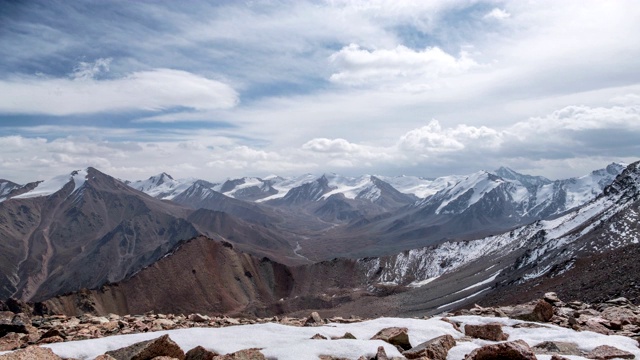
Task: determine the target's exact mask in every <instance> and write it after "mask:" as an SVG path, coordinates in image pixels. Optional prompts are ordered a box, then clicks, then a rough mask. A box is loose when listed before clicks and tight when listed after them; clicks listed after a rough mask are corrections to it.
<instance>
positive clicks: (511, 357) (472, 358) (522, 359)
mask: <svg viewBox="0 0 640 360" xmlns="http://www.w3.org/2000/svg"><path fill="white" fill-rule="evenodd" d="M464 358H465V360H501V359H504V360H536V355H535V354H534V353H533V351H531V348H530V347H529V345H527V343H526V342H524V341H522V340H516V341H510V342H504V343H500V344H493V345H485V346H483V347H481V348H478V349H475V350H473V351H472V352H471V353H469V354H467V355H466V356H465V357H464Z"/></svg>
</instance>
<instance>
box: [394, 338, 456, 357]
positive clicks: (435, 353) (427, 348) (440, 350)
mask: <svg viewBox="0 0 640 360" xmlns="http://www.w3.org/2000/svg"><path fill="white" fill-rule="evenodd" d="M454 346H456V340H455V339H454V338H453V336H451V335H443V336H439V337H437V338H435V339H431V340H429V341H426V342H423V343H422V344H420V345H418V346H416V347H414V348H411V349H409V350H407V351H404V352H403V353H402V355H404V357H406V358H407V359H421V358H428V359H431V360H446V358H447V354H448V353H449V350H451V348H452V347H454Z"/></svg>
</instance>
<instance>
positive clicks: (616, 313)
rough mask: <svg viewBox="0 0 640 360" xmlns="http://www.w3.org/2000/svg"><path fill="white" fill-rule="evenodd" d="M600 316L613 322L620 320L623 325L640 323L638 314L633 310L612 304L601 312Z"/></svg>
mask: <svg viewBox="0 0 640 360" xmlns="http://www.w3.org/2000/svg"><path fill="white" fill-rule="evenodd" d="M600 316H601V317H602V318H604V319H607V320H609V321H612V322H619V323H620V324H621V325H628V324H635V325H639V324H640V321H639V319H638V316H637V315H636V314H635V313H634V312H633V311H632V310H631V309H627V308H623V307H618V306H611V307H608V308H606V309H604V310H602V313H600Z"/></svg>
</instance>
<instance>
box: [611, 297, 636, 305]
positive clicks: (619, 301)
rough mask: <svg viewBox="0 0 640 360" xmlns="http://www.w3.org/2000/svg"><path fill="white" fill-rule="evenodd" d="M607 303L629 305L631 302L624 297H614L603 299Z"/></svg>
mask: <svg viewBox="0 0 640 360" xmlns="http://www.w3.org/2000/svg"><path fill="white" fill-rule="evenodd" d="M605 302H606V303H607V304H613V305H629V304H631V302H630V301H629V299H627V298H625V297H619V298H615V299H611V300H607V301H605Z"/></svg>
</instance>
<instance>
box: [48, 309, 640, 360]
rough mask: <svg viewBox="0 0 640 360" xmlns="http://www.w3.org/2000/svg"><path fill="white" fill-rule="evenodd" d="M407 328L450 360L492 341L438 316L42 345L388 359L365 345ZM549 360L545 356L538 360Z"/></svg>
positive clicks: (580, 339)
mask: <svg viewBox="0 0 640 360" xmlns="http://www.w3.org/2000/svg"><path fill="white" fill-rule="evenodd" d="M450 319H451V320H453V321H456V322H461V323H462V325H463V326H462V328H464V325H465V324H475V325H477V324H486V323H490V322H499V323H501V324H503V331H504V332H505V333H507V334H508V335H509V340H518V339H521V340H524V341H525V342H527V343H528V344H529V345H530V346H535V345H537V344H539V343H541V342H543V341H549V340H554V341H568V342H574V343H576V344H577V346H578V348H579V349H580V350H583V351H590V350H593V349H594V348H595V347H597V346H599V345H610V346H615V347H617V348H619V349H621V350H625V351H629V352H631V353H633V354H634V355H636V356H640V349H638V347H637V346H636V341H635V340H633V339H630V338H627V337H623V336H607V335H601V334H597V333H593V332H589V331H583V332H576V331H573V330H571V329H566V328H561V327H558V326H554V325H548V324H544V325H542V327H540V328H527V327H519V328H515V327H513V326H514V325H516V324H520V323H523V321H519V320H512V319H506V318H493V317H491V318H489V317H479V316H459V317H451V318H450ZM394 326H397V327H406V328H407V329H408V333H409V340H410V342H411V344H412V345H413V346H416V345H418V344H420V343H423V342H425V341H428V340H430V339H433V338H436V337H438V336H441V335H446V334H448V335H451V336H453V337H454V338H455V339H456V340H457V345H456V346H455V347H454V348H452V349H451V350H450V351H449V356H448V357H447V359H449V360H459V359H463V358H464V355H465V354H467V353H468V352H469V351H471V350H473V349H475V348H478V347H480V346H482V345H486V344H490V343H492V342H490V341H485V340H479V339H467V340H462V339H461V338H462V337H463V334H462V333H461V332H458V331H456V330H454V329H453V327H452V326H451V325H450V324H449V323H447V322H444V321H441V320H440V318H439V317H435V318H431V319H427V320H419V319H408V318H407V319H403V318H379V319H375V320H369V321H365V322H361V323H353V324H335V323H331V324H328V325H324V326H320V327H292V326H286V325H280V324H256V325H241V326H231V327H224V328H191V329H181V330H170V331H159V332H153V333H141V334H134V335H119V336H111V337H106V338H100V339H92V340H83V341H73V342H66V343H57V344H50V345H45V346H46V347H49V348H51V349H52V350H53V351H54V352H55V353H56V354H57V355H59V356H61V357H66V358H77V359H83V360H84V359H93V358H95V357H96V356H98V355H100V354H103V353H105V352H106V351H109V350H115V349H118V348H121V347H124V346H128V345H131V344H133V343H136V342H139V341H144V340H149V339H154V338H157V337H159V336H161V335H164V334H168V335H169V336H170V337H171V339H173V340H174V341H175V342H176V343H177V344H178V345H179V346H180V347H181V348H182V349H183V350H184V351H188V350H190V349H192V348H194V347H196V346H199V345H200V346H203V347H204V348H206V349H209V350H213V351H216V352H218V353H222V354H226V353H231V352H235V351H238V350H242V349H248V348H260V349H262V350H260V351H261V352H262V353H263V354H264V355H265V356H266V357H267V358H274V359H280V360H304V359H318V357H319V356H320V355H331V356H334V357H346V358H350V359H356V358H358V357H360V356H361V355H365V356H367V357H373V356H374V355H375V353H376V350H377V348H378V346H383V347H384V348H385V351H386V353H387V355H388V356H389V357H393V356H401V354H400V352H399V351H398V350H397V349H396V348H395V347H394V346H392V345H390V344H387V343H385V342H383V341H380V340H368V339H370V338H371V337H372V336H373V335H375V334H376V333H377V332H378V331H379V330H381V329H383V328H386V327H394ZM345 332H350V333H351V334H353V335H354V336H355V337H356V338H357V339H358V340H311V339H310V338H311V337H312V336H313V335H315V334H321V335H323V336H326V337H327V338H331V337H340V336H342V335H344V333H345ZM539 358H540V359H548V358H550V356H546V357H545V356H544V355H543V356H541V357H539ZM573 358H574V359H582V358H581V357H573Z"/></svg>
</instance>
